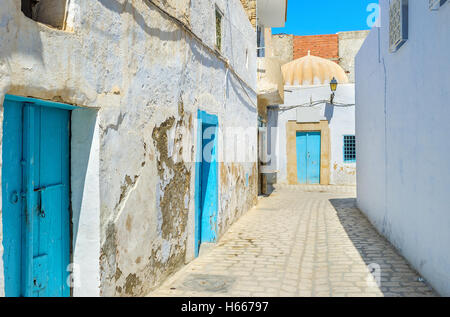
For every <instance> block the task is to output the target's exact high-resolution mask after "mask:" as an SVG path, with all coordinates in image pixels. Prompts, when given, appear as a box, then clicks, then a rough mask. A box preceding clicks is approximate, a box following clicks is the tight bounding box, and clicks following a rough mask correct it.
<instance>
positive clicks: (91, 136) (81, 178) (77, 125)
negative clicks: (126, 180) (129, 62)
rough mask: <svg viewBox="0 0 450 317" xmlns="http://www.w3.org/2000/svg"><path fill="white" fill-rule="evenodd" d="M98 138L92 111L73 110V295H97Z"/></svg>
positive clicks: (98, 269)
mask: <svg viewBox="0 0 450 317" xmlns="http://www.w3.org/2000/svg"><path fill="white" fill-rule="evenodd" d="M99 164H100V136H99V125H98V120H97V111H96V110H95V109H78V110H73V111H72V133H71V173H70V174H71V192H72V197H71V198H72V199H71V201H72V224H73V225H72V228H73V235H72V248H73V251H72V253H73V261H72V263H73V266H72V269H73V273H72V274H73V295H74V296H84V297H86V296H89V297H93V296H99V294H100V179H99V177H100V169H99Z"/></svg>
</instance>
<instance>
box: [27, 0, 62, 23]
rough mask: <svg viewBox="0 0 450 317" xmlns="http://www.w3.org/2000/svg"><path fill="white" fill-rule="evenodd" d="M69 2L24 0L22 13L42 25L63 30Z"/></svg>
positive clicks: (60, 0) (59, 0)
mask: <svg viewBox="0 0 450 317" xmlns="http://www.w3.org/2000/svg"><path fill="white" fill-rule="evenodd" d="M66 4H67V0H22V12H23V14H25V16H26V17H28V18H30V19H32V20H34V21H36V22H40V23H44V24H47V25H50V26H53V27H55V28H58V29H63V28H64V24H65V22H66V21H65V20H66Z"/></svg>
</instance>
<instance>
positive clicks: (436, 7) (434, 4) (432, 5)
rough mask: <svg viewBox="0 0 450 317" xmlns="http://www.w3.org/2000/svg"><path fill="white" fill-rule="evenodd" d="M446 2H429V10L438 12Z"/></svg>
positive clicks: (432, 0)
mask: <svg viewBox="0 0 450 317" xmlns="http://www.w3.org/2000/svg"><path fill="white" fill-rule="evenodd" d="M446 2H447V0H429V7H430V10H439V8H440V7H442V6H443V5H444V3H446Z"/></svg>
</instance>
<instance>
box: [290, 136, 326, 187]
mask: <svg viewBox="0 0 450 317" xmlns="http://www.w3.org/2000/svg"><path fill="white" fill-rule="evenodd" d="M296 137H297V138H296V145H297V178H298V183H299V184H320V146H321V144H320V143H321V140H320V132H297V136H296Z"/></svg>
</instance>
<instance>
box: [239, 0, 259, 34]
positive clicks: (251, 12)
mask: <svg viewBox="0 0 450 317" xmlns="http://www.w3.org/2000/svg"><path fill="white" fill-rule="evenodd" d="M256 1H257V0H241V3H242V6H243V7H244V10H245V12H246V13H247V16H248V19H249V21H250V23H251V24H252V25H253V27H254V28H256Z"/></svg>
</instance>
